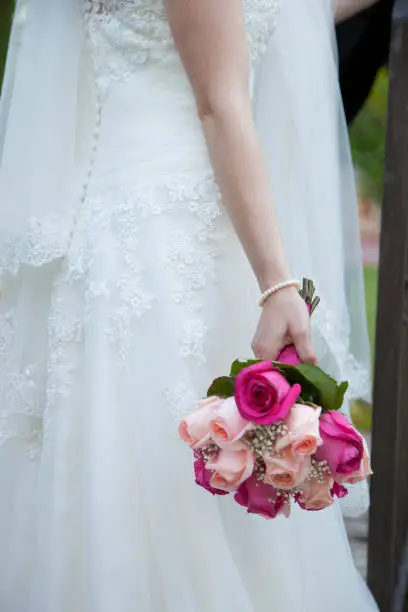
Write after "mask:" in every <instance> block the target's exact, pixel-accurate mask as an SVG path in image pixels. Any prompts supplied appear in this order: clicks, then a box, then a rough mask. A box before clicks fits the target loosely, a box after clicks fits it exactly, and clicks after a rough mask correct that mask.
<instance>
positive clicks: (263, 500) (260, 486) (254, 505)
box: [234, 475, 290, 519]
mask: <svg viewBox="0 0 408 612" xmlns="http://www.w3.org/2000/svg"><path fill="white" fill-rule="evenodd" d="M234 499H235V501H236V502H237V503H238V504H240V506H243V507H244V508H246V509H247V511H248V512H249V513H250V514H259V515H260V516H263V517H264V518H267V519H273V518H276V517H277V516H278V515H279V514H283V515H284V516H286V517H288V516H289V515H290V506H289V504H288V503H287V502H286V501H285V500H284V499H283V497H281V496H278V492H277V490H276V489H274V488H273V487H271V486H270V485H267V484H264V483H263V482H259V481H258V479H257V477H256V476H255V475H254V476H251V478H248V480H246V481H245V482H244V483H243V484H242V485H241V486H240V487H239V489H238V491H237V493H236V495H235V497H234Z"/></svg>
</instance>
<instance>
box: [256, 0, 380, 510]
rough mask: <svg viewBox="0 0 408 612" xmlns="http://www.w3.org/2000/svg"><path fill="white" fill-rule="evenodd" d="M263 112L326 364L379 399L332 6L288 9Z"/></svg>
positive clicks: (352, 394)
mask: <svg viewBox="0 0 408 612" xmlns="http://www.w3.org/2000/svg"><path fill="white" fill-rule="evenodd" d="M254 109H255V115H256V122H257V126H258V130H259V134H260V137H261V140H262V145H263V150H264V154H265V156H266V159H267V163H268V167H269V172H270V176H271V182H272V188H273V193H274V198H275V201H276V205H277V209H278V217H279V222H280V226H281V228H282V231H283V235H284V239H285V243H286V248H287V251H288V253H289V256H290V257H291V259H292V267H293V269H294V271H295V274H296V275H298V276H299V277H302V276H307V277H309V278H313V279H314V280H315V282H316V285H317V288H318V293H319V294H320V296H321V298H322V302H321V305H320V306H319V308H318V309H317V311H316V313H315V315H314V329H313V331H314V336H315V337H314V341H315V345H316V349H317V351H318V355H319V359H320V362H321V364H322V366H323V367H324V368H326V369H328V370H329V371H330V372H331V373H332V374H333V375H334V376H335V377H336V378H338V379H340V380H348V381H349V382H350V391H349V396H348V397H349V402H351V401H352V400H353V399H356V398H367V399H369V398H370V394H371V381H370V371H371V357H370V349H369V342H368V333H367V324H366V313H365V307H364V283H363V269H362V253H361V242H360V234H359V223H358V210H357V198H356V192H355V180H354V172H353V165H352V160H351V155H350V146H349V140H348V132H347V126H346V122H345V118H344V111H343V106H342V101H341V96H340V91H339V84H338V78H337V47H336V44H335V36H334V20H333V14H332V7H331V3H330V2H329V0H327V1H326V2H325V1H322V0H309V1H308V2H303V1H301V0H290V1H289V2H285V3H282V5H281V9H280V14H279V17H278V25H277V29H276V32H275V34H274V37H273V38H272V40H271V42H270V44H269V47H268V49H267V51H266V53H265V56H264V58H263V61H262V62H261V64H260V65H259V67H258V71H257V73H256V74H255V78H254ZM367 506H368V491H367V486H366V485H365V484H364V485H363V486H358V487H356V488H354V489H353V492H352V494H351V495H349V496H348V497H346V498H345V500H344V510H345V512H346V513H348V514H352V515H353V514H359V513H362V512H363V511H364V510H366V508H367Z"/></svg>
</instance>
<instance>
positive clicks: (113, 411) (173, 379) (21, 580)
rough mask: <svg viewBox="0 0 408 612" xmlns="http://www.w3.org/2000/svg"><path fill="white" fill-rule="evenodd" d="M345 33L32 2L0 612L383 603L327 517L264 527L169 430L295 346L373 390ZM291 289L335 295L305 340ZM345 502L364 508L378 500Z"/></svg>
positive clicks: (256, 13) (3, 150)
mask: <svg viewBox="0 0 408 612" xmlns="http://www.w3.org/2000/svg"><path fill="white" fill-rule="evenodd" d="M332 22H333V15H332V11H331V7H330V6H329V4H328V3H327V2H325V1H324V0H286V1H285V2H283V1H282V2H280V1H279V0H223V1H222V3H220V1H219V0H205V1H204V0H165V1H164V2H163V0H120V1H119V0H58V2H55V1H53V0H35V1H34V0H20V1H19V2H17V8H16V14H15V19H14V24H13V31H12V36H11V43H10V49H9V55H8V62H7V69H6V75H5V81H4V86H3V91H2V99H1V108H0V113H1V114H0V155H1V170H0V202H1V220H0V271H1V283H2V285H1V292H2V296H1V300H0V371H1V374H0V393H1V404H0V491H1V495H0V542H1V553H0V609H1V610H2V611H4V612H74V611H75V612H136V611H138V612H165V611H168V612H176V611H177V612H193V611H194V612H221V611H222V612H224V611H231V612H265V611H267V610H268V611H269V610H273V611H276V612H344V611H345V610H347V611H349V612H374V611H375V610H377V607H376V605H375V603H374V601H373V599H372V598H371V595H370V594H369V592H368V590H367V589H366V587H365V586H364V584H363V581H362V579H361V578H360V577H359V575H358V574H357V572H356V570H355V568H354V565H353V562H352V558H351V554H350V550H349V546H348V542H347V537H346V535H345V531H344V527H343V523H342V518H341V512H340V509H339V508H338V507H337V506H333V507H331V508H330V509H328V510H325V511H322V512H318V513H312V512H309V513H307V512H303V511H300V510H299V511H298V512H296V511H294V512H293V515H292V517H291V518H290V519H289V520H285V519H281V518H279V519H276V520H274V521H270V522H268V521H265V520H263V519H258V518H257V517H255V518H254V517H248V516H247V515H246V514H245V513H244V512H243V511H242V509H240V508H238V507H236V506H234V503H233V502H232V500H230V499H220V500H215V499H213V498H210V496H207V495H206V494H205V493H204V492H202V491H201V490H199V489H198V487H196V486H195V485H194V482H193V475H192V473H191V457H190V454H189V452H188V451H186V449H185V448H184V445H183V444H182V443H181V442H180V441H179V440H178V439H177V419H178V418H179V416H180V414H182V413H184V412H185V411H186V410H187V409H188V408H189V407H191V406H192V405H193V404H194V401H195V400H196V399H198V398H200V397H202V396H203V394H204V393H205V390H206V386H207V385H208V383H209V382H210V381H211V380H212V379H213V378H214V377H215V376H217V375H219V374H220V373H221V372H223V371H224V370H225V368H226V367H227V366H228V365H229V364H230V362H231V361H232V360H233V359H234V358H236V357H241V356H242V357H249V354H250V348H251V343H252V348H253V350H254V352H255V354H256V355H257V356H260V357H263V358H274V357H276V355H277V354H278V352H279V350H280V349H281V348H282V347H283V346H285V345H286V344H288V343H289V342H294V343H295V345H296V347H297V350H298V352H299V354H300V356H301V358H302V359H303V360H304V361H306V362H313V361H314V360H315V359H316V358H317V359H318V360H319V362H321V364H322V366H323V367H324V368H326V369H329V370H330V371H331V372H333V374H334V375H335V376H336V377H338V378H342V379H347V380H349V381H350V396H349V400H350V401H351V400H352V399H353V398H355V397H361V396H364V395H366V394H367V393H368V392H369V375H368V371H369V351H368V344H367V338H366V329H365V322H364V304H363V293H362V276H361V254H360V248H359V238H358V225H357V211H356V199H355V193H354V187H353V174H352V167H351V161H350V155H349V148H348V143H347V135H346V130H345V126H344V120H343V114H342V108H341V104H340V100H339V93H338V84H337V76H336V64H335V51H334V49H333V23H332ZM301 276H307V277H309V278H313V279H314V281H315V283H316V285H317V288H318V293H319V294H320V296H321V298H322V305H321V307H319V309H318V311H317V313H316V317H315V320H314V328H313V330H312V333H311V332H310V328H309V319H308V315H307V311H306V308H305V306H304V304H303V302H302V300H301V299H300V297H299V296H298V294H297V291H296V288H295V287H294V286H293V285H294V283H293V282H292V281H293V278H294V277H295V278H296V277H298V278H299V277H301ZM286 281H288V282H287V283H286V285H285V286H284V288H281V289H280V290H279V291H277V292H276V293H274V295H272V296H270V297H269V298H268V299H267V300H266V301H265V304H264V306H263V308H262V310H260V309H259V308H258V306H257V301H258V298H259V294H260V293H262V292H264V291H266V290H268V289H269V288H270V287H274V286H276V285H277V284H278V283H282V282H283V283H285V282H286ZM319 311H320V312H319ZM259 314H260V317H259ZM254 334H255V335H254ZM346 499H348V500H349V502H348V508H345V510H348V511H349V512H350V511H354V512H358V511H364V510H365V508H366V492H365V490H364V489H361V488H358V489H355V490H354V491H350V495H349V497H348V498H346Z"/></svg>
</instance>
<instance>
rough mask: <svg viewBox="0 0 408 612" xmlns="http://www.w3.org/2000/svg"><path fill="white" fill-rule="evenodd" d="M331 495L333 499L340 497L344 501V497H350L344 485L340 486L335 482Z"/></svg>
mask: <svg viewBox="0 0 408 612" xmlns="http://www.w3.org/2000/svg"><path fill="white" fill-rule="evenodd" d="M331 494H332V495H333V497H338V498H339V499H342V498H343V497H346V495H348V491H347V489H346V487H343V485H341V484H339V483H338V482H335V483H334V485H333V487H332V490H331Z"/></svg>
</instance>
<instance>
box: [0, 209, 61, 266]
mask: <svg viewBox="0 0 408 612" xmlns="http://www.w3.org/2000/svg"><path fill="white" fill-rule="evenodd" d="M70 228H71V222H70V221H68V220H62V219H61V216H58V215H52V216H49V217H46V218H42V219H37V218H35V217H31V218H29V219H28V220H27V221H26V223H25V226H24V227H23V228H22V229H21V231H19V232H18V233H8V234H6V233H4V232H3V233H2V235H0V273H3V272H5V271H7V272H10V273H11V274H14V275H15V274H17V272H18V270H19V269H20V267H21V266H23V265H28V266H34V267H40V266H43V265H45V264H47V263H50V262H51V261H53V260H55V259H59V258H61V257H63V256H64V255H65V253H66V251H67V247H68V244H69V240H70Z"/></svg>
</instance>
